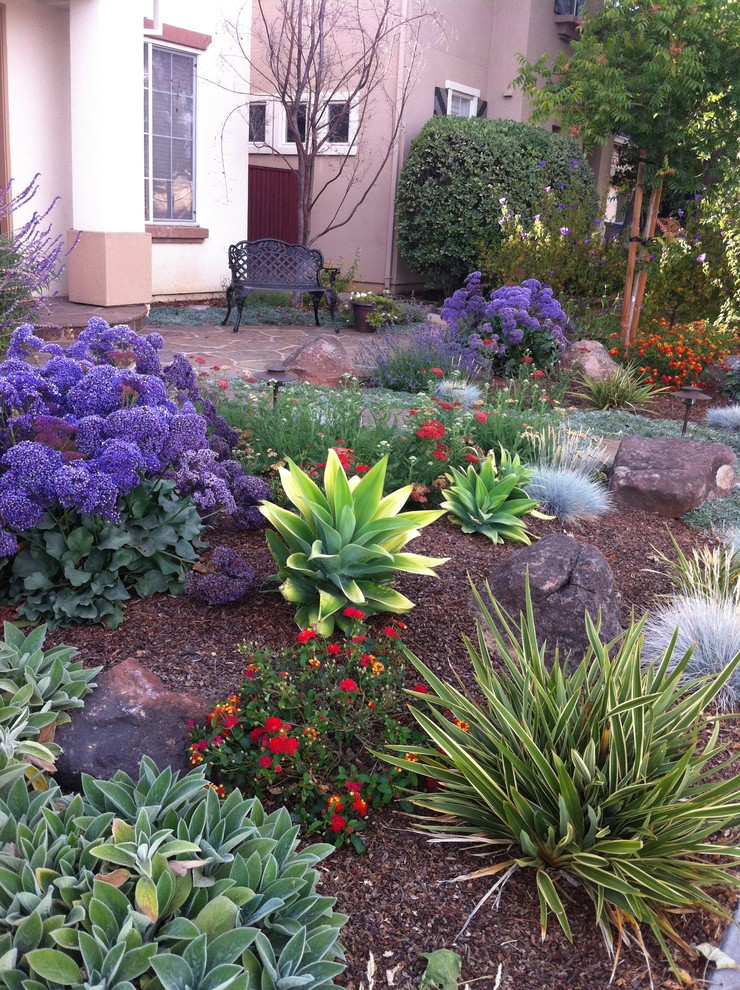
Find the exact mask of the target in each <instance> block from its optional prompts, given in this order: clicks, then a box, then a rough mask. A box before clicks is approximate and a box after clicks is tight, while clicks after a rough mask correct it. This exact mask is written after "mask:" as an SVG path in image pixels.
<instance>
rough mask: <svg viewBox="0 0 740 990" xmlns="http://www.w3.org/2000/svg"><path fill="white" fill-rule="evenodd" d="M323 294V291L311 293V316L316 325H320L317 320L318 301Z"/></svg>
mask: <svg viewBox="0 0 740 990" xmlns="http://www.w3.org/2000/svg"><path fill="white" fill-rule="evenodd" d="M323 294H324V293H323V292H312V293H311V302H312V303H313V316H314V319H315V320H316V326H317V327H320V326H321V321H320V320H319V302H320V301H321V297H322V296H323Z"/></svg>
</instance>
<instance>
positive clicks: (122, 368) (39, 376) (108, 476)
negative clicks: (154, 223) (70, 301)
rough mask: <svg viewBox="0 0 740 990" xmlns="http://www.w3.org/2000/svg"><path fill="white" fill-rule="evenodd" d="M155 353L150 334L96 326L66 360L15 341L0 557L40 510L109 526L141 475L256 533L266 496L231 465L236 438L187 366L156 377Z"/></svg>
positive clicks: (27, 339) (32, 338)
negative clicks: (41, 358) (162, 480)
mask: <svg viewBox="0 0 740 990" xmlns="http://www.w3.org/2000/svg"><path fill="white" fill-rule="evenodd" d="M162 343H163V342H162V338H161V337H160V336H159V335H158V334H149V335H148V336H146V337H142V336H140V335H139V334H137V333H135V332H134V331H133V330H131V329H130V328H129V327H125V326H116V327H109V326H108V324H107V323H106V322H105V321H104V320H101V319H98V318H94V319H92V320H90V322H89V323H88V326H87V328H86V329H85V330H83V332H82V333H81V334H80V337H79V339H78V340H77V341H76V342H75V343H74V344H72V345H71V346H70V347H69V348H68V349H67V350H64V349H63V348H61V347H60V346H59V345H58V344H47V343H45V342H44V341H43V340H41V339H40V338H39V337H37V336H36V335H35V334H34V332H33V327H32V326H30V325H29V324H25V325H24V326H21V327H19V328H18V330H16V331H15V333H14V334H13V337H12V340H11V343H10V347H9V349H8V356H7V358H6V360H5V361H3V362H2V363H0V550H1V551H2V552H3V553H4V555H6V556H7V555H8V554H9V553H13V552H14V551H15V548H16V541H15V536H16V535H17V534H19V533H21V532H23V531H24V530H26V529H29V528H30V527H32V526H34V525H36V524H37V523H39V522H40V520H41V518H42V517H43V515H44V512H45V511H46V510H48V509H51V510H53V509H55V508H57V507H61V508H63V509H72V510H74V511H76V512H79V513H84V514H90V515H100V516H102V517H104V518H106V519H110V520H116V519H117V518H118V513H117V508H116V506H117V503H118V499H119V497H120V496H122V495H125V494H127V493H128V492H130V491H131V490H132V489H134V488H136V487H137V486H138V485H139V484H140V483H141V481H142V479H143V478H144V477H162V476H168V477H173V478H174V479H175V480H176V482H177V484H178V485H180V486H181V487H180V492H181V494H183V495H187V494H192V495H193V500H194V502H195V503H196V505H197V506H198V508H199V509H201V510H202V511H203V512H204V513H208V514H210V513H212V512H214V511H225V512H227V513H230V514H233V515H234V517H235V521H237V524H239V525H246V526H247V528H251V527H252V526H253V525H255V521H254V520H253V519H252V518H251V516H252V515H254V513H255V512H256V509H255V508H254V507H255V505H256V503H257V502H258V501H259V500H260V499H262V498H265V497H268V496H269V486H266V487H267V491H265V490H264V488H260V487H259V486H260V485H261V484H262V482H260V480H259V479H254V478H251V477H249V476H245V475H244V472H243V469H242V468H241V466H240V465H239V464H237V463H236V462H235V461H232V460H230V459H229V458H230V456H231V449H232V447H233V445H234V443H235V441H236V439H237V434H236V432H235V431H233V430H231V428H230V427H229V426H228V425H227V424H226V423H225V422H224V420H223V419H221V417H219V416H218V415H217V413H216V410H215V407H213V405H212V403H208V402H201V401H200V396H199V390H198V385H197V380H196V378H195V374H194V372H193V369H192V368H191V366H190V364H189V362H188V361H187V359H186V358H184V357H183V356H182V355H176V357H175V359H174V361H173V362H172V364H171V365H169V366H168V367H166V368H163V367H162V365H161V364H160V361H159V355H158V351H159V350H160V349H161V347H162ZM39 352H40V353H42V354H50V355H51V357H50V358H49V360H48V361H47V363H46V364H45V365H43V366H38V365H35V364H31V363H29V362H30V361H31V359H35V354H36V353H39ZM234 486H236V489H234ZM255 486H256V487H255ZM254 492H257V494H256V495H254V497H252V494H250V493H254ZM250 513H251V514H250ZM258 515H259V514H258ZM261 522H262V517H261V515H260V516H259V520H258V523H261Z"/></svg>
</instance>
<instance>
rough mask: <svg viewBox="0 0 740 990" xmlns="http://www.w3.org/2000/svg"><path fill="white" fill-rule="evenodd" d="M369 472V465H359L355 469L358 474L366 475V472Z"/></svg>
mask: <svg viewBox="0 0 740 990" xmlns="http://www.w3.org/2000/svg"><path fill="white" fill-rule="evenodd" d="M369 470H370V465H369V464H358V465H357V467H356V468H355V471H357V473H358V474H364V473H365V472H366V471H369Z"/></svg>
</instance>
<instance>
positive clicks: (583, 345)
mask: <svg viewBox="0 0 740 990" xmlns="http://www.w3.org/2000/svg"><path fill="white" fill-rule="evenodd" d="M559 363H560V365H561V366H562V367H563V368H572V369H573V370H574V371H580V372H582V373H583V374H584V375H588V377H589V378H593V379H595V380H597V381H602V380H605V379H607V378H611V376H612V375H613V374H614V373H615V372H616V371H618V370H619V367H620V366H619V365H618V364H617V362H616V361H615V360H614V359H613V358H612V357H611V355H610V354H609V352H608V351H607V349H606V348H605V347H604V345H603V344H601V343H599V341H598V340H577V341H576V342H575V343H573V344H571V345H570V347H569V348H568V349H567V350H566V351H563V353H562V354H561V355H560V358H559Z"/></svg>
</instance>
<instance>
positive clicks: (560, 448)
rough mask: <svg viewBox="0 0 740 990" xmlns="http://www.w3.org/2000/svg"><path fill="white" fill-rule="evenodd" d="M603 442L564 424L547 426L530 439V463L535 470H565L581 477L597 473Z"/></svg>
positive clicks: (600, 461)
mask: <svg viewBox="0 0 740 990" xmlns="http://www.w3.org/2000/svg"><path fill="white" fill-rule="evenodd" d="M602 444H603V440H602V438H601V437H600V436H596V435H594V434H593V433H589V431H588V430H585V429H579V428H574V427H572V426H570V425H569V424H568V423H558V424H557V425H555V424H553V423H550V424H548V425H547V426H546V427H545V428H544V429H542V430H538V431H537V433H535V434H534V435H533V436H532V459H533V462H534V464H535V465H536V466H537V468H568V469H569V470H571V471H574V472H577V473H578V474H581V475H583V476H584V477H588V478H591V477H595V476H596V475H598V474H600V473H601V470H602V467H603V463H604V456H603V447H602Z"/></svg>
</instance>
